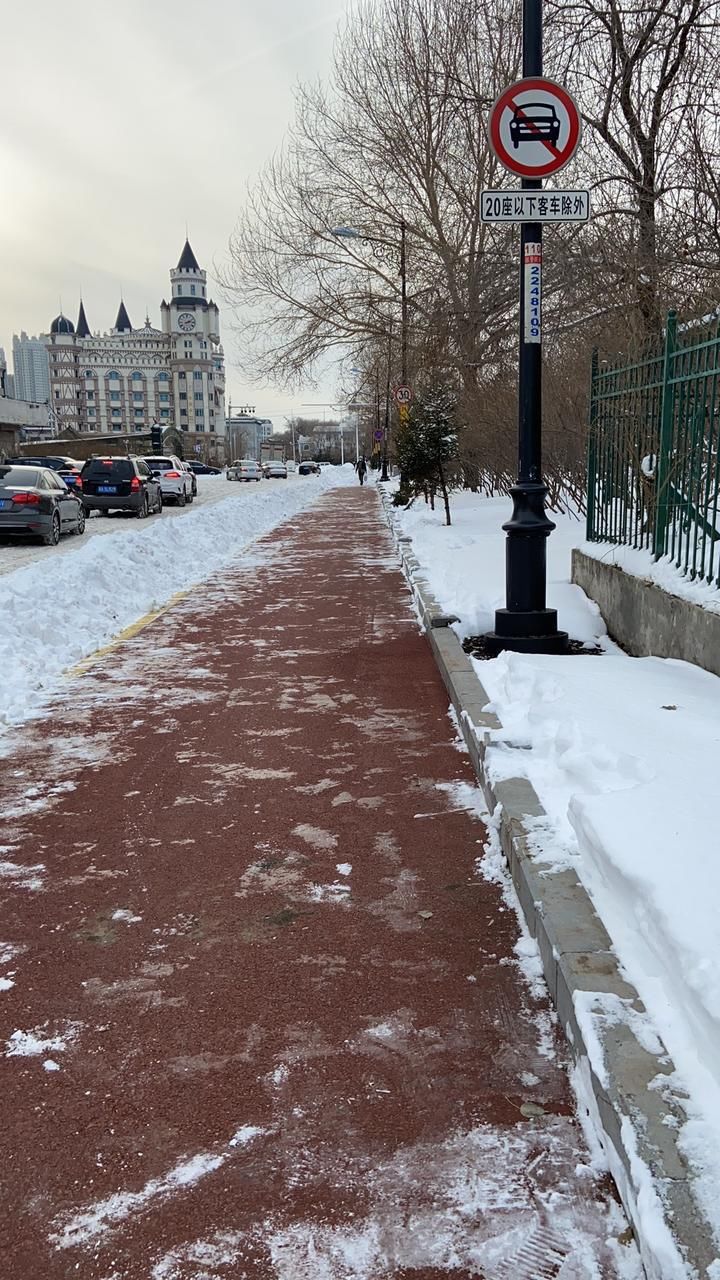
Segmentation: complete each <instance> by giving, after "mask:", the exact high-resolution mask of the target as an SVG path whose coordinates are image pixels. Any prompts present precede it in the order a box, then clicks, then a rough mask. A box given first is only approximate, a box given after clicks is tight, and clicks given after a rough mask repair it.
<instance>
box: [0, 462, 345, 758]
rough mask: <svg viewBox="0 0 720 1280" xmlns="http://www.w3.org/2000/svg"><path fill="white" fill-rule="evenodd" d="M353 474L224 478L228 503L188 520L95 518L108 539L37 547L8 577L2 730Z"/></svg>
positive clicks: (1, 640) (2, 624)
mask: <svg viewBox="0 0 720 1280" xmlns="http://www.w3.org/2000/svg"><path fill="white" fill-rule="evenodd" d="M204 478H205V477H202V476H201V477H200V479H201V480H203V479H204ZM354 479H355V476H354V472H353V469H352V467H351V466H346V467H344V468H340V467H330V468H327V469H326V470H324V471H323V472H322V473H321V474H320V475H319V476H293V477H291V478H289V479H288V481H287V482H279V483H278V484H272V483H271V482H269V481H268V482H266V483H263V484H260V485H257V486H253V487H252V488H249V487H246V486H245V485H237V484H228V483H227V481H223V482H224V484H225V490H223V497H222V499H221V500H218V501H215V502H214V503H211V502H206V503H205V504H204V505H200V506H199V507H195V505H194V504H193V506H192V507H191V508H190V509H188V508H185V509H179V510H178V515H181V516H182V518H178V519H168V517H167V516H166V514H165V513H163V515H162V516H161V517H157V516H152V517H150V518H149V519H148V520H146V521H142V522H139V521H133V520H128V521H125V520H118V521H117V523H116V522H115V521H114V520H112V519H107V520H103V521H95V520H92V521H90V522H89V525H88V527H89V528H91V527H94V526H95V524H96V523H97V524H100V523H101V524H103V525H104V526H107V531H106V536H103V537H91V538H90V539H88V540H84V539H78V538H71V539H66V540H64V541H63V543H62V544H61V545H68V544H70V545H71V546H72V548H73V553H72V554H65V555H57V554H56V555H52V554H50V555H47V554H43V553H45V552H48V551H51V550H52V549H51V548H43V547H36V548H34V550H35V551H36V552H37V556H36V558H34V559H33V561H32V562H31V563H29V564H26V565H25V566H24V567H23V568H19V569H17V570H16V571H15V572H12V573H5V574H4V575H3V576H2V577H0V670H1V671H2V673H3V696H2V699H1V700H0V729H2V728H3V727H7V726H9V725H11V724H16V723H18V722H20V721H21V720H23V719H25V718H27V716H28V715H31V714H33V711H35V710H37V708H38V707H39V706H40V704H41V703H42V702H43V700H44V699H45V697H46V696H47V694H48V692H49V690H50V689H51V688H52V686H53V684H54V683H55V682H56V681H57V679H58V677H59V676H60V675H61V674H62V672H63V671H66V670H67V669H68V668H69V667H72V666H73V665H74V664H75V663H77V662H79V661H80V660H81V659H82V658H85V657H87V656H88V655H89V654H91V653H93V652H94V651H95V650H96V649H98V648H100V647H102V646H103V645H105V644H107V643H109V641H110V640H112V639H113V637H114V636H116V635H117V634H118V633H119V632H120V631H122V630H124V628H125V627H128V626H130V625H131V624H132V623H134V622H136V621H137V620H138V619H139V618H141V617H143V616H144V615H145V614H146V613H148V612H150V611H151V610H153V609H157V608H159V607H160V606H162V605H163V604H165V603H167V601H168V600H170V599H171V597H172V596H173V595H175V594H176V593H177V592H179V591H184V590H187V589H188V588H190V587H193V586H195V585H196V584H198V583H200V582H202V581H203V580H204V579H206V578H208V577H209V576H210V575H211V574H212V573H214V572H216V571H217V570H218V569H220V568H221V567H222V566H223V565H227V564H229V563H230V562H231V561H232V560H233V559H234V558H235V557H237V556H238V555H239V553H240V552H241V551H242V550H243V549H244V548H245V547H247V546H248V544H249V543H251V542H252V541H253V540H254V539H255V538H257V537H258V536H259V535H261V534H264V533H267V532H268V531H269V530H270V529H273V528H275V526H276V525H278V524H280V523H281V522H282V521H283V520H286V519H288V518H289V517H291V516H293V515H294V514H295V513H296V512H297V511H300V510H301V509H302V508H303V507H307V506H308V505H310V504H311V503H312V502H314V501H315V500H316V498H317V497H318V496H320V495H322V494H323V493H327V492H328V490H330V489H333V488H336V487H337V486H338V485H344V484H351V483H352V482H353V480H354ZM199 487H200V486H198V488H199ZM9 550H10V551H12V550H13V549H12V548H10V549H9ZM1 750H2V749H1V748H0V754H1Z"/></svg>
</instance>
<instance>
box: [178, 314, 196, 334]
mask: <svg viewBox="0 0 720 1280" xmlns="http://www.w3.org/2000/svg"><path fill="white" fill-rule="evenodd" d="M194 328H195V317H194V315H193V313H192V311H183V312H182V313H181V314H180V315H179V316H178V329H182V331H183V333H189V332H190V330H191V329H194Z"/></svg>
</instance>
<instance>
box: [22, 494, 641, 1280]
mask: <svg viewBox="0 0 720 1280" xmlns="http://www.w3.org/2000/svg"><path fill="white" fill-rule="evenodd" d="M174 526H175V527H186V522H185V521H175V522H174ZM104 541H105V542H107V539H105V540H104ZM69 559H72V557H69ZM169 676H171V677H172V678H169ZM9 737H10V736H9V735H8V738H9ZM11 741H12V751H11V752H10V753H9V754H8V755H7V756H6V759H5V761H4V767H3V769H2V773H1V774H0V808H1V811H2V813H3V817H4V835H3V844H4V848H3V850H2V855H1V856H2V861H1V862H0V893H1V896H2V917H1V918H2V920H3V930H4V932H3V934H2V938H1V939H0V941H1V942H2V947H1V948H0V958H1V959H2V969H1V972H2V990H1V991H0V1094H1V1096H2V1099H3V1133H2V1149H3V1162H2V1171H3V1172H2V1176H3V1180H4V1183H5V1185H4V1189H3V1195H2V1198H1V1199H0V1213H1V1214H2V1225H3V1231H2V1232H0V1250H4V1254H5V1256H4V1258H3V1260H2V1263H1V1264H0V1273H1V1274H2V1275H7V1276H18V1277H20V1276H27V1277H36V1276H37V1277H40V1276H42V1277H43V1280H66V1278H67V1277H68V1276H70V1275H72V1276H73V1277H76V1278H77V1280H110V1278H111V1277H115V1278H117V1280H119V1278H120V1277H122V1280H233V1278H234V1280H239V1278H240V1277H248V1278H249V1277H252V1278H253V1280H391V1278H392V1280H400V1277H402V1278H403V1280H406V1278H407V1277H410V1276H412V1277H413V1278H414V1280H439V1278H440V1277H441V1276H443V1275H446V1274H447V1275H448V1276H452V1277H455V1278H457V1280H460V1277H470V1276H473V1277H476V1278H478V1277H479V1278H480V1280H611V1278H612V1280H639V1276H640V1272H639V1269H638V1262H637V1255H636V1252H635V1249H634V1246H633V1245H632V1244H631V1243H628V1242H627V1241H628V1235H627V1228H626V1224H625V1221H624V1219H623V1218H622V1215H621V1213H620V1211H619V1209H618V1207H617V1205H616V1203H615V1202H614V1200H613V1198H612V1193H611V1189H610V1188H609V1186H608V1184H607V1180H606V1179H605V1178H604V1177H603V1174H602V1163H601V1153H600V1152H599V1151H598V1150H597V1149H596V1148H595V1147H591V1148H588V1146H587V1145H586V1141H585V1137H584V1135H583V1133H582V1131H581V1129H580V1127H579V1126H578V1123H577V1121H576V1119H575V1117H574V1104H573V1097H572V1094H571V1092H570V1088H569V1084H568V1080H567V1076H566V1073H565V1067H564V1061H563V1056H562V1055H563V1047H562V1045H561V1044H559V1043H558V1038H557V1034H556V1029H555V1026H554V1024H553V1020H552V1016H551V1014H550V1012H549V1008H548V1002H547V999H546V993H545V991H544V989H543V987H542V984H541V982H540V981H539V980H538V978H537V973H538V957H537V955H536V952H535V950H534V947H533V944H532V942H531V940H530V939H529V938H528V937H527V936H526V935H525V934H524V933H522V932H521V929H520V926H519V924H518V919H517V916H516V910H515V908H516V904H515V902H514V900H513V898H512V895H511V892H510V890H509V888H508V886H507V884H506V882H505V881H504V879H503V872H502V868H501V862H500V859H499V857H498V855H497V852H496V850H495V849H494V847H493V845H492V844H489V845H486V840H487V835H486V831H485V828H484V825H483V821H482V814H481V811H480V809H479V801H478V795H479V793H478V791H477V788H476V787H475V785H474V779H473V776H472V772H471V769H470V766H469V762H468V761H467V758H466V757H465V755H464V754H463V753H462V752H461V751H460V750H458V747H457V736H456V733H455V729H454V727H453V725H452V723H451V721H450V720H449V718H448V714H447V699H446V696H445V693H444V690H443V688H442V685H441V682H440V680H439V677H438V675H437V672H436V669H435V666H434V663H433V661H432V658H431V656H430V652H429V650H428V647H427V644H426V641H425V639H424V637H422V636H421V635H420V634H419V630H418V627H417V623H416V620H415V617H414V614H413V612H412V609H411V604H410V599H409V596H408V594H407V593H406V592H405V591H404V587H403V583H402V580H401V578H400V575H399V573H398V571H397V568H396V561H395V557H394V555H393V553H392V548H391V544H390V541H389V538H388V535H387V532H386V531H385V530H384V529H383V528H382V527H381V525H380V523H379V520H378V513H377V499H376V497H375V495H374V494H373V493H372V492H368V491H366V490H363V491H361V490H360V489H359V488H355V489H352V490H347V491H339V490H335V491H334V492H333V493H330V494H328V495H327V496H325V497H324V498H323V499H322V500H321V502H320V503H319V504H318V505H317V506H314V507H312V508H311V509H310V510H308V511H304V512H302V513H299V514H296V515H295V516H294V517H293V518H292V519H291V520H290V521H289V522H288V523H286V524H284V525H283V526H282V527H281V528H280V529H278V530H276V531H275V532H274V533H273V534H270V535H268V536H266V537H265V538H263V539H262V540H260V541H259V542H257V543H256V544H255V545H254V547H253V548H252V550H251V552H250V553H249V554H248V555H247V556H240V557H238V558H237V559H236V560H235V561H234V563H233V564H232V565H231V566H228V567H226V568H225V569H224V570H223V572H222V574H218V575H216V576H215V577H214V578H213V579H212V580H211V581H210V582H209V583H207V584H206V586H205V588H204V590H203V594H202V599H200V598H199V596H198V595H197V594H196V593H194V594H193V595H192V596H188V597H187V598H186V599H185V600H184V601H182V602H181V603H180V604H178V605H176V606H175V607H173V608H171V609H169V610H167V611H166V612H165V613H163V614H162V615H161V616H160V617H159V618H157V619H156V620H155V621H154V622H153V623H152V624H151V625H150V626H149V627H148V628H147V629H146V630H144V631H143V632H142V634H140V635H137V636H136V637H134V638H133V639H130V640H126V641H124V642H123V643H121V644H120V645H118V646H117V647H116V648H115V649H114V651H113V653H112V655H111V656H109V657H108V656H106V657H105V658H100V659H98V660H97V661H96V662H95V663H93V664H92V665H91V666H90V667H89V668H88V670H87V671H86V672H85V673H84V674H82V675H79V676H76V677H75V679H74V680H73V681H72V684H69V685H68V686H67V687H66V689H65V691H64V693H63V695H62V697H58V699H57V700H56V701H55V702H53V703H51V704H50V707H49V709H48V711H47V713H46V714H45V717H44V719H43V721H41V722H33V721H31V722H29V723H28V724H26V725H25V726H24V727H22V728H19V729H17V730H15V731H14V732H13V734H12V735H11ZM589 1136H590V1137H591V1135H589Z"/></svg>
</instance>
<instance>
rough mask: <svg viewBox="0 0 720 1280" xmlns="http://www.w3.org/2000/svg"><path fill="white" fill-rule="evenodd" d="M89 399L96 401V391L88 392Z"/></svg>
mask: <svg viewBox="0 0 720 1280" xmlns="http://www.w3.org/2000/svg"><path fill="white" fill-rule="evenodd" d="M87 398H88V400H94V399H95V392H94V391H88V392H87Z"/></svg>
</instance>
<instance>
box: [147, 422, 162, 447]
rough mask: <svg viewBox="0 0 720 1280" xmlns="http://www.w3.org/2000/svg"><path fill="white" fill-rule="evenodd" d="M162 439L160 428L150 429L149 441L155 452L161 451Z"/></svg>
mask: <svg viewBox="0 0 720 1280" xmlns="http://www.w3.org/2000/svg"><path fill="white" fill-rule="evenodd" d="M162 438H163V433H162V427H158V426H154V427H151V429H150V440H151V442H152V447H153V449H155V450H159V449H162V442H163V441H162Z"/></svg>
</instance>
